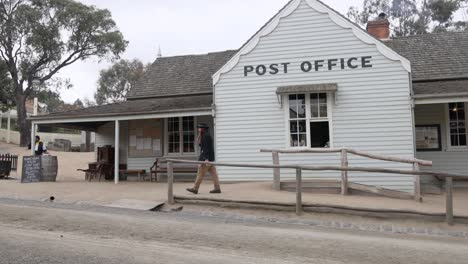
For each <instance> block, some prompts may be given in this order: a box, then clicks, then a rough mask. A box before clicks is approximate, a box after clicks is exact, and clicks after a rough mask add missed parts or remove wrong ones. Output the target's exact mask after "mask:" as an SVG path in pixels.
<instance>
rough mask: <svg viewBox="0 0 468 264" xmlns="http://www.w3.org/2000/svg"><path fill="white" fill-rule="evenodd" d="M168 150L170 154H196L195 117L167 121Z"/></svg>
mask: <svg viewBox="0 0 468 264" xmlns="http://www.w3.org/2000/svg"><path fill="white" fill-rule="evenodd" d="M167 150H168V153H169V154H183V153H194V152H195V118H194V117H193V116H186V117H171V118H168V119H167Z"/></svg>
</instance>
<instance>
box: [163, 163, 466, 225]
mask: <svg viewBox="0 0 468 264" xmlns="http://www.w3.org/2000/svg"><path fill="white" fill-rule="evenodd" d="M166 161H167V183H168V185H167V186H168V190H167V200H168V203H169V204H174V189H173V184H174V166H173V163H186V164H208V165H213V166H225V167H242V168H259V169H261V168H264V169H295V170H296V214H298V215H300V214H302V211H303V210H302V171H303V170H305V171H323V170H326V171H345V172H348V171H360V172H375V173H391V174H404V175H415V174H416V175H419V176H439V177H444V178H446V193H447V194H446V221H447V223H448V224H450V225H453V184H452V179H453V178H466V177H468V176H467V175H459V174H452V173H439V172H428V171H416V170H412V171H411V170H395V169H381V168H364V167H348V166H344V167H343V166H299V165H277V164H273V165H265V164H239V163H238V164H236V163H222V162H203V161H194V160H179V159H167V160H166ZM421 163H425V164H429V163H427V162H426V161H421Z"/></svg>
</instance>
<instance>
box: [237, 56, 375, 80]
mask: <svg viewBox="0 0 468 264" xmlns="http://www.w3.org/2000/svg"><path fill="white" fill-rule="evenodd" d="M371 60H372V56H363V57H351V58H340V59H327V60H313V61H303V62H301V63H300V64H299V65H296V66H297V67H298V68H299V70H300V71H302V72H318V71H327V70H328V71H332V70H344V69H357V68H372V61H371ZM291 67H295V66H294V65H292V63H290V62H283V63H272V64H259V65H246V66H244V76H250V75H257V76H263V75H276V74H287V73H288V71H289V70H290V69H291Z"/></svg>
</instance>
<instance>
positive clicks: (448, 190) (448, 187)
mask: <svg viewBox="0 0 468 264" xmlns="http://www.w3.org/2000/svg"><path fill="white" fill-rule="evenodd" d="M445 195H446V205H445V210H446V221H447V224H449V225H453V179H452V177H447V178H445Z"/></svg>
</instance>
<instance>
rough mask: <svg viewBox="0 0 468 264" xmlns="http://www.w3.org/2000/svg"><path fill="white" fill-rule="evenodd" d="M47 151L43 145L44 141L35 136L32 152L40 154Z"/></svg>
mask: <svg viewBox="0 0 468 264" xmlns="http://www.w3.org/2000/svg"><path fill="white" fill-rule="evenodd" d="M44 153H47V148H46V146H44V142H42V141H41V138H40V137H39V136H36V142H35V143H34V154H35V155H36V156H40V155H42V154H44Z"/></svg>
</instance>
